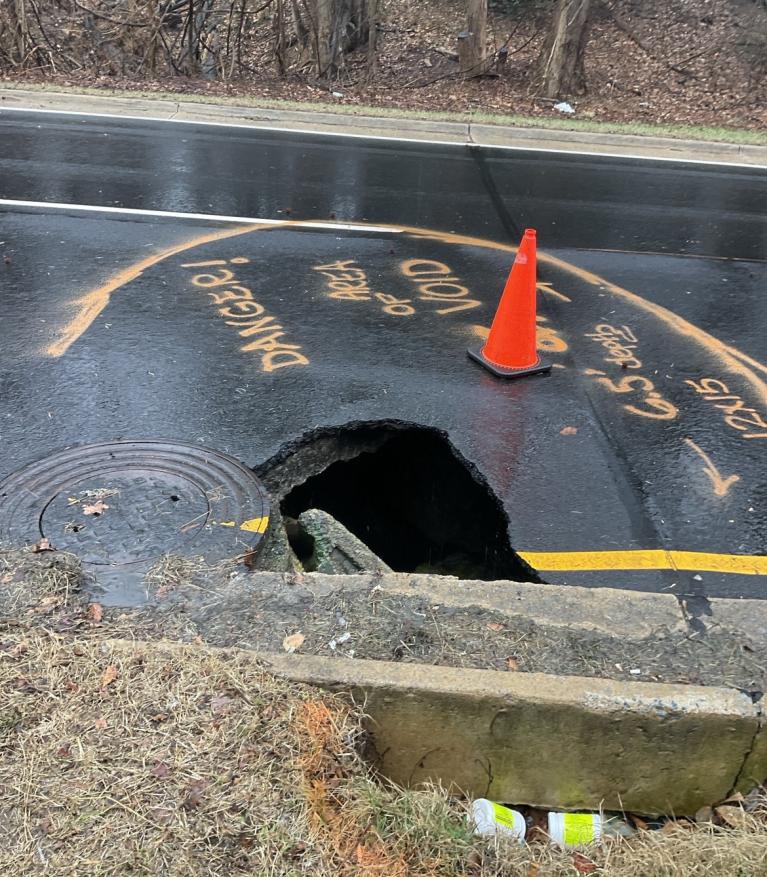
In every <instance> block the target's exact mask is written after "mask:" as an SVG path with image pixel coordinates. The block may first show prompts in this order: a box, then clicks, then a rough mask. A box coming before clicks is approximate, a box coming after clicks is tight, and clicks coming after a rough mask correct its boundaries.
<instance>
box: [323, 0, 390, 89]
mask: <svg viewBox="0 0 767 877" xmlns="http://www.w3.org/2000/svg"><path fill="white" fill-rule="evenodd" d="M371 7H372V9H373V13H372V15H371ZM308 8H309V10H310V17H311V19H312V25H313V30H314V39H315V61H316V65H317V73H318V74H319V75H320V76H326V77H327V76H333V75H334V74H335V73H337V72H338V70H339V69H340V68H341V67H342V66H343V55H344V52H351V51H352V50H354V49H356V48H358V47H359V46H364V45H366V44H367V42H368V38H369V35H370V28H371V21H372V20H373V18H374V16H375V11H374V10H375V4H374V3H372V2H371V0H309V3H308ZM372 26H373V27H374V26H375V23H374V21H373V23H372Z"/></svg>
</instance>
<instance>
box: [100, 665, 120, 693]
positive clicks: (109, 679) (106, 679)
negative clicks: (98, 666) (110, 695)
mask: <svg viewBox="0 0 767 877" xmlns="http://www.w3.org/2000/svg"><path fill="white" fill-rule="evenodd" d="M119 676H120V671H119V670H118V669H117V667H115V665H114V664H110V665H109V666H108V667H107V668H106V670H104V672H103V674H102V675H101V688H102V690H104V689H106V688H107V687H108V686H110V685H111V684H112V683H113V682H114V681H115V680H116V679H118V678H119Z"/></svg>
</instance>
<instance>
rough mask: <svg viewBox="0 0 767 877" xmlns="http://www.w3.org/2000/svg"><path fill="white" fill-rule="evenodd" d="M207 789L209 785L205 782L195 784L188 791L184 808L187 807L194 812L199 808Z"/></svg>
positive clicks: (200, 781)
mask: <svg viewBox="0 0 767 877" xmlns="http://www.w3.org/2000/svg"><path fill="white" fill-rule="evenodd" d="M207 787H208V784H207V783H206V782H205V780H197V781H196V782H193V783H192V785H191V786H189V788H188V789H187V792H186V797H185V798H184V805H183V806H184V807H186V809H187V810H194V809H196V808H197V807H199V806H200V805H201V804H202V802H203V800H204V793H205V789H206V788H207Z"/></svg>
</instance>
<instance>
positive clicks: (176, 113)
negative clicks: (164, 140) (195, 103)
mask: <svg viewBox="0 0 767 877" xmlns="http://www.w3.org/2000/svg"><path fill="white" fill-rule="evenodd" d="M180 112H181V104H180V103H176V109H175V110H174V111H173V112H172V113H171V114H170V115H169V116H168V121H169V122H170V121H171V119H175V118H176V116H177V115H178V114H179V113H180Z"/></svg>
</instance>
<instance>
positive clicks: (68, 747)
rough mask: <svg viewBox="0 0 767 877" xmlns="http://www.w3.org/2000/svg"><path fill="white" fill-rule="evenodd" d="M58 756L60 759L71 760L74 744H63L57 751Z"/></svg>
mask: <svg viewBox="0 0 767 877" xmlns="http://www.w3.org/2000/svg"><path fill="white" fill-rule="evenodd" d="M56 755H58V757H59V758H70V757H71V755H72V744H71V743H62V744H61V746H59V748H58V749H57V750H56Z"/></svg>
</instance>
